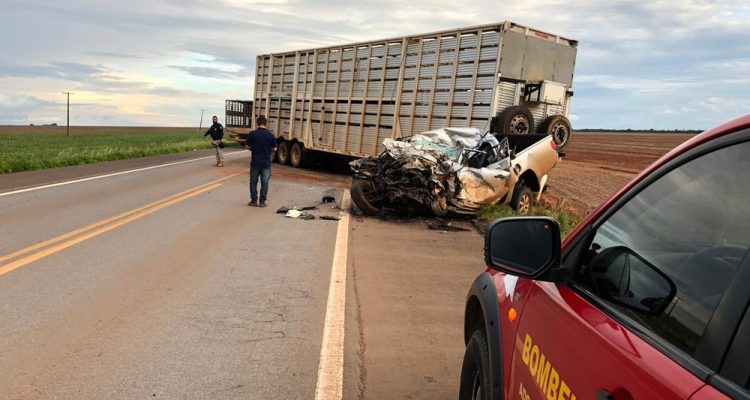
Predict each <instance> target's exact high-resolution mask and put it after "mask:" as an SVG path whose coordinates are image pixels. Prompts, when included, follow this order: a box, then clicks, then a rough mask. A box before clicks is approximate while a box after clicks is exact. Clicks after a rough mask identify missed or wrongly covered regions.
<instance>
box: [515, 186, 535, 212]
mask: <svg viewBox="0 0 750 400" xmlns="http://www.w3.org/2000/svg"><path fill="white" fill-rule="evenodd" d="M510 206H511V208H513V209H514V210H516V212H517V213H518V214H520V215H528V214H529V212H531V208H532V207H534V192H532V191H531V189H530V188H529V187H528V186H526V185H524V184H522V183H519V184H518V187H516V190H515V192H514V193H513V198H512V199H511V201H510Z"/></svg>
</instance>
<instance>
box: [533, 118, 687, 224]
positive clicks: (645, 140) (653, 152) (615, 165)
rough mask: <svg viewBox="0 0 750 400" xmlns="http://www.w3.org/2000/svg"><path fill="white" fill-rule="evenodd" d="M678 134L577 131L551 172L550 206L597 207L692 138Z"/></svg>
mask: <svg viewBox="0 0 750 400" xmlns="http://www.w3.org/2000/svg"><path fill="white" fill-rule="evenodd" d="M693 136H694V135H692V134H674V133H574V135H573V137H572V139H571V142H570V144H569V145H568V146H567V147H566V148H565V153H566V156H565V158H564V159H563V160H562V162H560V163H559V164H558V165H557V167H555V168H554V169H553V170H552V172H550V178H549V188H548V190H547V192H546V193H545V194H544V195H543V196H542V201H543V203H545V204H546V205H547V206H548V207H562V208H565V209H569V210H574V211H576V212H578V213H584V214H585V213H588V212H589V211H591V210H593V209H594V208H596V207H597V206H598V205H599V204H601V203H602V202H603V201H604V200H606V199H607V198H608V197H609V196H611V195H612V194H614V193H615V192H616V191H617V190H618V189H620V188H621V187H623V186H624V185H625V184H626V183H627V182H628V181H630V180H631V179H633V177H635V175H636V174H637V173H638V172H640V171H641V170H643V169H644V168H646V167H647V166H648V165H649V164H651V163H652V162H654V161H656V159H658V158H659V157H661V156H662V155H664V154H666V153H667V152H669V151H670V150H672V149H673V148H675V147H677V146H678V145H680V144H681V143H683V142H684V141H686V140H688V139H690V138H691V137H693Z"/></svg>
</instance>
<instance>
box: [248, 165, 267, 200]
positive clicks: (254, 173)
mask: <svg viewBox="0 0 750 400" xmlns="http://www.w3.org/2000/svg"><path fill="white" fill-rule="evenodd" d="M259 176H260V201H266V199H267V198H268V181H269V180H270V179H271V168H258V167H252V166H251V167H250V200H251V201H255V200H257V199H258V177H259Z"/></svg>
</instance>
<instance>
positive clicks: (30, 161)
mask: <svg viewBox="0 0 750 400" xmlns="http://www.w3.org/2000/svg"><path fill="white" fill-rule="evenodd" d="M23 128H26V127H23ZM234 144H235V143H234V142H227V145H228V146H231V145H234ZM210 148H211V142H210V141H209V140H208V139H206V138H203V137H202V134H201V133H196V131H195V129H192V128H174V129H171V128H160V129H154V128H143V129H139V128H106V127H104V128H100V129H86V130H85V131H83V132H76V133H74V132H71V135H70V136H69V137H68V136H66V135H65V133H64V132H59V131H57V132H45V131H43V130H42V128H41V127H39V130H38V131H37V130H33V131H29V130H28V128H26V129H25V130H21V129H19V130H18V131H15V132H14V131H5V132H0V174H8V173H13V172H21V171H31V170H38V169H45V168H55V167H64V166H69V165H81V164H89V163H95V162H101V161H113V160H123V159H128V158H138V157H147V156H154V155H161V154H170V153H179V152H185V151H197V150H206V149H210Z"/></svg>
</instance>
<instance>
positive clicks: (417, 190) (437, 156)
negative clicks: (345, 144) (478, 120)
mask: <svg viewBox="0 0 750 400" xmlns="http://www.w3.org/2000/svg"><path fill="white" fill-rule="evenodd" d="M383 146H384V147H385V150H384V151H383V152H382V153H381V154H380V156H378V157H368V158H362V159H359V160H355V161H352V162H351V163H350V164H349V165H350V166H351V169H352V171H353V173H354V177H355V181H354V183H353V184H352V189H351V196H352V200H353V201H354V203H355V204H356V205H357V207H358V208H359V209H360V210H361V211H362V212H363V213H365V214H367V215H376V214H378V213H380V211H381V210H382V208H383V207H384V206H388V207H392V208H396V209H403V210H408V211H414V210H417V209H424V208H428V209H430V210H432V212H433V213H434V214H435V215H437V216H445V215H447V214H448V212H454V213H459V214H475V213H476V212H477V211H478V210H479V208H480V207H481V206H483V205H487V204H498V203H499V204H509V205H510V206H511V207H512V208H513V209H515V210H517V211H518V212H519V213H520V214H527V213H528V212H529V210H530V209H531V207H532V206H533V204H534V203H535V201H538V199H539V197H540V196H541V193H542V191H543V190H544V187H545V184H546V182H547V173H548V172H549V171H550V170H551V169H552V168H554V166H555V165H556V164H557V162H558V160H559V157H560V154H559V153H558V151H557V145H556V144H555V141H554V139H553V138H552V137H551V136H549V135H497V134H491V133H489V132H486V133H483V132H482V131H480V130H479V129H476V128H443V129H435V130H431V131H428V132H423V133H420V134H416V135H414V136H410V137H408V138H403V139H399V140H393V139H385V140H384V141H383Z"/></svg>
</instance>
